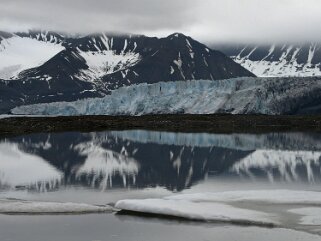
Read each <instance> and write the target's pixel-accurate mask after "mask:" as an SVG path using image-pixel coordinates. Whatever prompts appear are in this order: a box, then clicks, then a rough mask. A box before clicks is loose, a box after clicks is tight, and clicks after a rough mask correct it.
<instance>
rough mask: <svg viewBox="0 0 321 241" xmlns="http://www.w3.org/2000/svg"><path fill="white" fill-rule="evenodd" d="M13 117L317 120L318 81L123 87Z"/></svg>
mask: <svg viewBox="0 0 321 241" xmlns="http://www.w3.org/2000/svg"><path fill="white" fill-rule="evenodd" d="M12 113H14V114H29V115H30V114H31V115H147V114H177V113H180V114H182V113H187V114H213V113H232V114H269V115H283V114H293V115H294V114H320V113H321V77H305V78H300V77H297V78H294V77H291V78H252V77H242V78H234V79H227V80H217V81H210V80H197V81H195V80H194V81H175V82H174V81H173V82H159V83H155V84H150V85H147V84H139V85H133V86H129V87H122V88H120V89H118V90H115V91H113V92H112V93H111V95H107V96H105V97H103V98H93V99H86V100H79V101H75V102H69V103H67V102H56V103H50V104H36V105H29V106H21V107H17V108H15V109H13V110H12Z"/></svg>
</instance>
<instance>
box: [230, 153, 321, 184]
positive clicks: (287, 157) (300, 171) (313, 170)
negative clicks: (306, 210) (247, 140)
mask: <svg viewBox="0 0 321 241" xmlns="http://www.w3.org/2000/svg"><path fill="white" fill-rule="evenodd" d="M320 164H321V152H313V151H279V150H257V151H255V152H253V153H252V154H250V155H248V156H247V157H245V158H244V159H242V160H241V161H239V162H238V163H235V164H234V165H233V167H232V168H231V170H232V171H235V172H236V173H238V174H243V175H247V176H249V177H253V178H254V177H255V176H256V175H260V176H263V175H264V173H265V174H266V176H267V177H268V178H269V180H270V181H274V179H275V178H277V177H279V178H280V179H281V180H284V181H298V180H299V179H300V178H305V179H306V180H308V181H309V182H314V181H315V180H316V179H319V180H320V176H321V169H320V168H321V165H320Z"/></svg>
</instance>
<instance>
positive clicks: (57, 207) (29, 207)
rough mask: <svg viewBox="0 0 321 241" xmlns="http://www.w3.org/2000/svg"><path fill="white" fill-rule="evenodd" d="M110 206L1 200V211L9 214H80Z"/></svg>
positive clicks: (97, 211)
mask: <svg viewBox="0 0 321 241" xmlns="http://www.w3.org/2000/svg"><path fill="white" fill-rule="evenodd" d="M111 211H112V207H110V206H96V205H90V204H83V203H57V202H32V201H18V200H7V199H5V200H0V213H7V214H19V213H24V214H48V213H49V214H63V213H64V214H72V213H75V214H79V213H101V212H111Z"/></svg>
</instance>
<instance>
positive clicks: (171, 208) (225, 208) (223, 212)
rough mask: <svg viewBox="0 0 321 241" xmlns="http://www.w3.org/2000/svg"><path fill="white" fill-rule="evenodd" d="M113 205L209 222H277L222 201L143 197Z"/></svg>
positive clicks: (128, 209) (267, 215) (264, 214)
mask: <svg viewBox="0 0 321 241" xmlns="http://www.w3.org/2000/svg"><path fill="white" fill-rule="evenodd" d="M115 207H116V208H117V209H121V210H127V211H134V212H140V213H149V214H156V215H168V216H174V217H180V218H186V219H191V220H200V221H209V222H230V223H238V224H253V225H263V226H264V225H266V226H271V225H276V224H277V221H275V220H274V219H273V216H272V215H269V214H267V213H264V212H259V211H253V210H247V209H242V208H236V207H232V206H230V205H227V204H222V203H210V202H201V203H200V202H191V201H184V200H166V199H144V200H121V201H118V202H117V203H116V206H115Z"/></svg>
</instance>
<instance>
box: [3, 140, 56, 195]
mask: <svg viewBox="0 0 321 241" xmlns="http://www.w3.org/2000/svg"><path fill="white" fill-rule="evenodd" d="M0 157H1V159H0V188H13V187H26V186H27V187H28V188H29V189H36V190H39V191H45V190H47V189H53V188H55V187H56V186H58V185H59V184H60V181H61V178H62V173H61V172H59V171H58V170H56V169H55V168H54V167H52V166H51V165H50V164H49V163H47V162H46V161H45V160H44V159H42V158H41V157H39V156H37V155H33V154H28V153H25V152H23V151H21V150H19V149H18V146H17V144H12V143H6V142H4V143H0Z"/></svg>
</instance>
